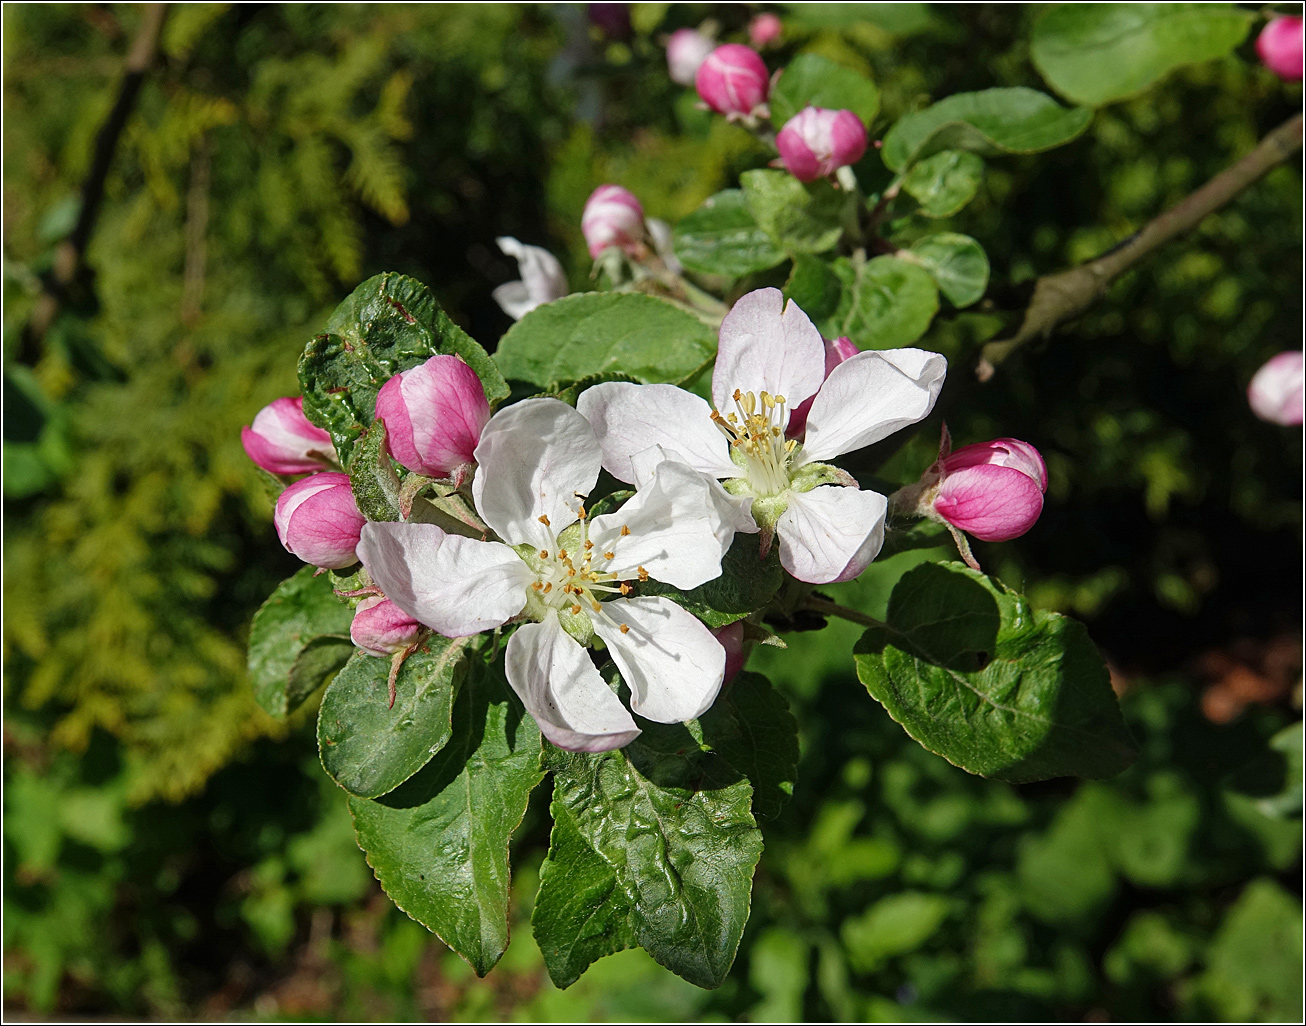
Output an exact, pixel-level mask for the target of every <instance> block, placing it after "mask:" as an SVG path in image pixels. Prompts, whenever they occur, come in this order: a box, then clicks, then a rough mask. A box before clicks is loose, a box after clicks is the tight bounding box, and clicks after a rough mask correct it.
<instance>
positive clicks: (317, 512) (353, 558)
mask: <svg viewBox="0 0 1306 1026" xmlns="http://www.w3.org/2000/svg"><path fill="white" fill-rule="evenodd" d="M272 522H273V523H274V524H275V525H276V528H277V537H279V538H280V539H281V544H282V545H284V546H285V547H286V549H287V550H288V551H290V552H293V553H294V554H295V555H296V556H298V557H299V558H300V559H302V560H303V561H304V562H305V563H311V564H313V566H320V567H325V568H327V569H329V570H339V569H342V568H343V567H347V566H353V564H355V563H357V562H358V556H357V555H355V553H354V550H355V549H357V548H358V538H359V535H361V534H362V532H363V525H364V524H365V523H367V520H366V518H365V517H364V516H363V514H361V513H360V512H358V505H357V504H356V503H355V502H354V491H353V488H351V487H350V484H349V475H348V474H341V473H339V472H331V471H328V472H326V473H322V474H313V475H312V476H311V477H305V478H301V479H300V480H298V481H296V482H295V483H294V484H292V485H291V486H290V487H289V488H287V489H286V490H285V491H284V492H282V493H281V496H280V498H278V499H277V508H276V512H275V513H274V514H273V516H272Z"/></svg>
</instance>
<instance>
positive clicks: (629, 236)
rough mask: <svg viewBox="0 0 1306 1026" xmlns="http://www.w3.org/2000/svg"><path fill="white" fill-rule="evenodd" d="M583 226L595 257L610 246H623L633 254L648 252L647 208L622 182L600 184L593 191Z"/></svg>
mask: <svg viewBox="0 0 1306 1026" xmlns="http://www.w3.org/2000/svg"><path fill="white" fill-rule="evenodd" d="M580 230H581V232H582V233H584V235H585V244H586V245H587V246H588V247H589V251H590V256H591V257H592V258H593V259H595V260H597V259H598V258H599V254H600V253H602V252H603V251H604V250H605V249H607V248H608V247H609V246H617V247H620V249H621V250H622V251H623V252H624V253H625V254H626V255H627V256H631V257H636V258H638V257H640V256H642V255H643V253H644V208H643V207H642V206H641V205H640V202H639V200H638V199H636V198H635V194H634V193H632V192H631V191H630V190H629V189H623V188H622V187H621V186H620V185H600V186H599V187H598V188H597V189H595V190H594V191H593V192H592V193H590V198H589V199H587V200H586V201H585V211H584V213H582V214H581V218H580Z"/></svg>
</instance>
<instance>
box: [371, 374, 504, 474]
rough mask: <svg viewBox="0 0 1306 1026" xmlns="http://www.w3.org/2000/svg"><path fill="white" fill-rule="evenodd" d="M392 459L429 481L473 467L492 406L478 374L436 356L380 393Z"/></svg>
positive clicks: (378, 407)
mask: <svg viewBox="0 0 1306 1026" xmlns="http://www.w3.org/2000/svg"><path fill="white" fill-rule="evenodd" d="M376 417H377V419H378V420H383V421H385V433H386V444H387V445H388V446H389V447H390V455H391V456H393V457H394V458H395V459H397V460H398V461H399V462H400V463H402V464H403V465H404V466H405V467H407V468H408V469H409V470H412V471H415V472H416V473H418V474H424V475H426V476H427V477H448V476H449V475H450V474H452V473H453V472H454V470H456V469H457V468H458V467H460V466H462V465H463V464H465V463H471V462H473V457H472V453H473V452H474V451H475V449H476V443H477V442H479V441H480V440H481V429H482V428H484V427H485V422H486V421H487V420H489V419H490V404H489V403H488V402H486V400H485V388H484V387H483V386H482V385H481V379H480V378H478V377H477V376H476V372H475V371H474V370H472V369H471V368H470V367H468V366H467V364H465V363H463V362H462V360H460V359H458V357H456V356H433V357H431V358H430V359H429V360H427V361H426V362H425V363H423V364H420V365H419V366H417V367H414V368H413V369H412V370H407V371H404V372H403V373H401V374H396V375H395V376H394V377H392V378H391V379H390V380H389V381H387V382H386V383H385V384H384V385H382V386H381V391H380V392H378V393H377V394H376Z"/></svg>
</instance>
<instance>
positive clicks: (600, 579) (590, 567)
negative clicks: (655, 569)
mask: <svg viewBox="0 0 1306 1026" xmlns="http://www.w3.org/2000/svg"><path fill="white" fill-rule="evenodd" d="M577 517H578V521H577V527H578V528H579V532H578V533H577V532H576V531H575V529H571V530H570V531H568V532H564V535H565V534H568V533H571V534H574V535H576V536H575V537H574V538H573V541H572V543H571V544H573V545H574V546H575V547H574V548H571V549H569V548H567V547H566V546H565V545H563V544H561V542H560V540H559V538H558V537H556V536H555V535H554V534H553V529H552V526H551V525H550V524H549V518H548V517H547V516H541V517H540V518H539V521H540V523H541V524H543V525H544V526H545V527H546V528H548V529H549V547H548V548H547V549H540V550H539V551H538V552H537V553H535V557H536V558H535V559H531V560H528V562H530V563H532V564H534V565H535V566H537V568H538V569H537V571H536V572H537V577H536V580H535V581H534V582H533V583H532V584H531V585H530V588H531V592H532V594H533V596H534V597H535V598H536V599H538V600H539V602H540V603H541V604H542V605H543V606H544V608H546V609H556V610H558V611H559V612H567V613H570V614H571V615H572V616H580V615H581V614H582V613H584V614H587V615H598V616H601V617H604V618H606V614H605V613H604V612H603V609H602V606H601V605H600V603H601V602H603V601H604V600H606V599H609V598H612V597H613V596H614V595H629V594H630V592H631V591H632V587H631V585H629V584H627V583H626V582H625V581H623V580H621V577H622V576H637V577H638V579H639V580H641V581H647V580H648V579H649V575H648V571H647V570H645V569H644V568H643V567H642V566H641V567H638V568H637V569H636V571H635V574H634V575H623V574H620V573H617V572H615V571H613V570H612V569H610V567H611V564H612V562H613V560H615V559H616V558H617V554H616V552H615V551H614V550H615V548H617V547H618V545H619V543H613V547H612V548H611V549H608V550H606V551H603V550H601V549H600V548H599V547H598V546H596V545H595V544H594V542H592V541H591V540H590V538H589V513H588V511H587V510H586V509H585V507H584V506H581V507H580V509H579V510H577ZM629 534H630V528H628V527H626V526H625V525H622V528H621V537H623V538H624V537H626V536H627V535H629ZM619 626H620V628H621V630H622V633H625V632H626V630H628V628H627V627H626V625H625V624H620V625H619Z"/></svg>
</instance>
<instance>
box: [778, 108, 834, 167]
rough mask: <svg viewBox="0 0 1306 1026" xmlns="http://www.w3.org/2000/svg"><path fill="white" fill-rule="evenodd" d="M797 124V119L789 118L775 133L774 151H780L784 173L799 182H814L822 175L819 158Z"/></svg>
mask: <svg viewBox="0 0 1306 1026" xmlns="http://www.w3.org/2000/svg"><path fill="white" fill-rule="evenodd" d="M797 122H798V118H797V117H793V118H790V119H789V121H788V122H787V123H786V124H785V126H784V128H782V129H780V131H779V132H778V133H776V137H775V145H776V149H778V150H779V151H780V159H781V160H782V161H784V166H785V170H786V171H788V172H789V173H790V174H791V175H793V176H794V177H795V178H797V179H798V180H799V181H800V182H814V181H816V179H818V178H820V177H821V175H822V171H821V158H820V157H818V156H817V155H816V151H815V150H814V149H812V146H811V144H810V143H809V142H808V141H807V137H806V135H805V134H804V133H803V132H802V131H801V126H800V125H799V124H798V123H797Z"/></svg>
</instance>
